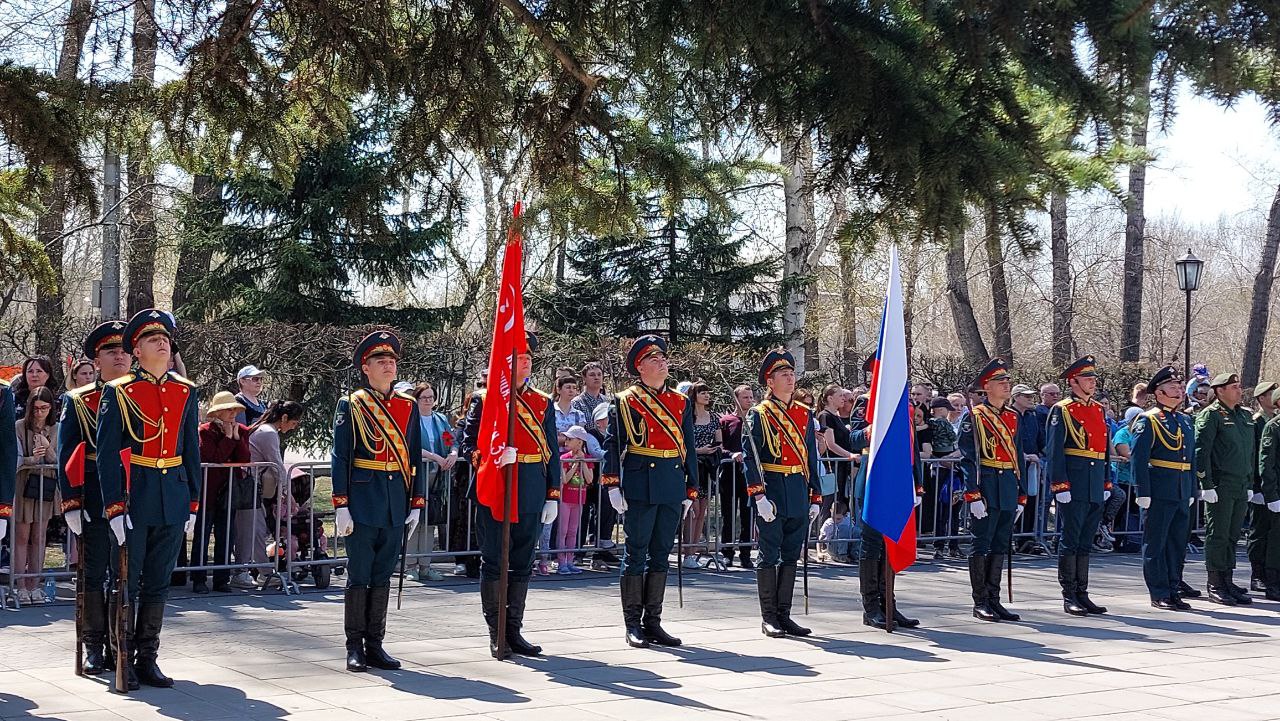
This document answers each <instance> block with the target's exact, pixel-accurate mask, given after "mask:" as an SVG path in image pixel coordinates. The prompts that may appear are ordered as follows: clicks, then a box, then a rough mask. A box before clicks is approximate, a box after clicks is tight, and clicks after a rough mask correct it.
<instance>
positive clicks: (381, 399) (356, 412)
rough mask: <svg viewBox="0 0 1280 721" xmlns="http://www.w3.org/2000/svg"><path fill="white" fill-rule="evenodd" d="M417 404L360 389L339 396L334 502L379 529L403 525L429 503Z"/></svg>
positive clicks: (402, 395)
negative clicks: (415, 511) (411, 514)
mask: <svg viewBox="0 0 1280 721" xmlns="http://www.w3.org/2000/svg"><path fill="white" fill-rule="evenodd" d="M421 428H422V427H421V424H420V423H419V422H418V403H417V401H415V400H414V399H413V398H412V397H411V396H409V395H407V394H405V393H391V394H390V395H383V394H382V393H380V392H378V391H376V390H373V389H372V388H359V389H356V390H355V391H352V392H351V393H349V394H347V395H345V396H343V397H342V398H340V399H338V407H337V410H336V411H335V413H334V421H333V452H332V468H333V471H332V473H333V506H334V508H347V509H348V510H349V511H350V513H351V520H353V521H355V522H356V523H359V524H362V525H366V526H373V527H376V528H390V527H393V526H400V525H403V524H404V520H405V517H406V516H408V515H409V511H410V510H411V509H413V508H423V507H425V506H426V477H427V474H426V471H425V469H424V468H423V466H422V435H421V434H422V430H421Z"/></svg>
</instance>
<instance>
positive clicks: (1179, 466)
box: [1147, 458, 1191, 471]
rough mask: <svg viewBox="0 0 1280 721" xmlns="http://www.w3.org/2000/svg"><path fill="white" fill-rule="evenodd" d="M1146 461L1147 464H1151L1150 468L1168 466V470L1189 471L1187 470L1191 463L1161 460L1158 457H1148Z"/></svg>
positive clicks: (1189, 468)
mask: <svg viewBox="0 0 1280 721" xmlns="http://www.w3.org/2000/svg"><path fill="white" fill-rule="evenodd" d="M1147 462H1148V463H1149V464H1151V467H1152V468H1168V469H1170V470H1174V471H1189V470H1191V464H1190V463H1179V462H1178V461H1162V460H1160V459H1158V458H1151V459H1148V461H1147Z"/></svg>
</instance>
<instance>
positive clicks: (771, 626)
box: [756, 566, 787, 638]
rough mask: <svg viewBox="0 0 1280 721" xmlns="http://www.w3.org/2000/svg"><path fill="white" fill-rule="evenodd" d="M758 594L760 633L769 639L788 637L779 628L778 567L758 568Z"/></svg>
mask: <svg viewBox="0 0 1280 721" xmlns="http://www.w3.org/2000/svg"><path fill="white" fill-rule="evenodd" d="M756 594H757V595H758V596H759V597H760V619H761V622H760V631H761V633H763V634H764V635H766V636H768V637H769V638H782V637H783V636H786V635H787V632H786V631H783V630H782V628H781V627H780V626H778V568H777V566H759V567H758V568H756Z"/></svg>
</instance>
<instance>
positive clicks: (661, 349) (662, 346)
mask: <svg viewBox="0 0 1280 721" xmlns="http://www.w3.org/2000/svg"><path fill="white" fill-rule="evenodd" d="M654 353H662V354H663V355H666V353H667V341H666V339H665V338H663V337H662V336H660V335H654V334H653V333H650V334H648V335H642V336H640V337H639V338H636V339H635V340H634V341H632V343H631V350H629V351H627V370H629V371H631V372H632V373H635V374H636V375H639V374H640V362H641V361H643V360H644V359H645V358H648V357H649V356H651V355H653V354H654Z"/></svg>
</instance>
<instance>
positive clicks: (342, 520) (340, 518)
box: [333, 506, 356, 536]
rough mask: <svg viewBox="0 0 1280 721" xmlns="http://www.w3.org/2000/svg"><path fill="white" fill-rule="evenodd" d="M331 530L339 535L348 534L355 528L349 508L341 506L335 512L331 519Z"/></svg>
mask: <svg viewBox="0 0 1280 721" xmlns="http://www.w3.org/2000/svg"><path fill="white" fill-rule="evenodd" d="M333 530H334V531H336V532H337V533H338V535H339V536H350V535H351V532H352V531H354V530H356V522H355V521H353V520H351V509H350V508H347V507H346V506H342V507H341V508H339V509H338V510H337V512H336V515H335V517H334V519H333Z"/></svg>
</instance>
